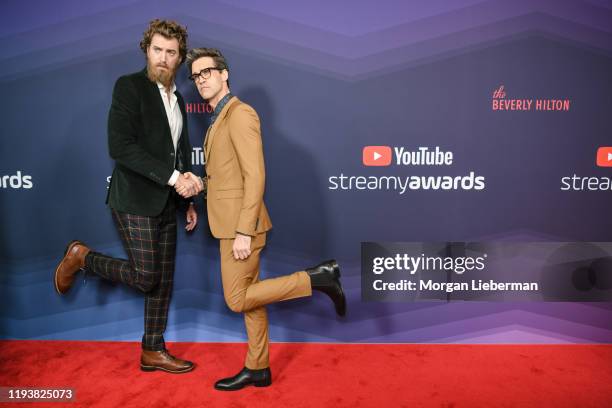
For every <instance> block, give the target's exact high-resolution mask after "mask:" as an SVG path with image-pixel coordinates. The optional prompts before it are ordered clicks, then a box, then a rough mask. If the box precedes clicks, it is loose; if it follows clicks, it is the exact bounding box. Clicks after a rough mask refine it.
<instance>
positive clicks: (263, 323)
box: [219, 232, 312, 370]
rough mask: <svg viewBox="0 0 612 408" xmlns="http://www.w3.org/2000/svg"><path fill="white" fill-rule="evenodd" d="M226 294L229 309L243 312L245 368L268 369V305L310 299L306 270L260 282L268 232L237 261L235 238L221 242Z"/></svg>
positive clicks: (222, 272) (220, 248) (253, 241)
mask: <svg viewBox="0 0 612 408" xmlns="http://www.w3.org/2000/svg"><path fill="white" fill-rule="evenodd" d="M219 241H220V242H219V250H220V252H221V279H222V281H223V295H224V296H225V302H226V303H227V305H228V307H229V308H230V309H231V310H232V311H234V312H238V313H244V324H245V326H246V331H247V336H248V339H249V341H248V352H247V357H246V361H245V366H246V367H247V368H250V369H252V370H257V369H262V368H266V367H268V366H269V364H270V362H269V354H268V344H269V338H268V315H267V313H266V308H265V307H264V306H265V305H267V304H269V303H274V302H279V301H281V300H288V299H295V298H299V297H304V296H311V295H312V289H311V285H310V277H309V276H308V274H307V273H306V272H305V271H300V272H295V273H292V274H290V275H285V276H281V277H278V278H273V279H265V280H261V281H260V280H259V255H260V253H261V250H262V249H263V248H264V246H265V245H266V233H265V232H264V233H261V234H258V235H256V236H255V237H253V238H252V239H251V255H249V257H248V258H247V259H245V260H236V259H234V254H233V252H232V247H233V245H234V240H233V239H221V240H219Z"/></svg>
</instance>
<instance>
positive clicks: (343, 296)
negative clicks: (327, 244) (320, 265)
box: [328, 259, 346, 317]
mask: <svg viewBox="0 0 612 408" xmlns="http://www.w3.org/2000/svg"><path fill="white" fill-rule="evenodd" d="M328 262H330V263H331V262H333V265H332V268H333V269H334V272H335V273H336V274H337V278H338V279H337V280H338V285H339V286H340V293H341V294H342V304H343V306H344V313H340V312H338V310H336V314H337V315H338V316H340V317H344V316H346V296H345V295H344V290H343V289H342V284H341V283H340V266H339V265H338V262H337V261H336V260H335V259H332V260H330V261H328Z"/></svg>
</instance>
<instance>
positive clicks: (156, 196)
mask: <svg viewBox="0 0 612 408" xmlns="http://www.w3.org/2000/svg"><path fill="white" fill-rule="evenodd" d="M140 48H141V49H142V51H143V52H144V53H145V55H146V61H147V67H146V68H145V69H144V70H142V71H140V72H137V73H133V74H130V75H125V76H122V77H121V78H119V79H118V80H117V82H116V83H115V88H114V91H113V99H112V104H111V107H110V112H109V116H108V145H109V150H110V156H111V157H112V158H113V159H114V160H115V169H114V171H113V176H112V180H111V185H110V187H109V192H108V197H107V202H108V204H109V206H110V207H111V210H112V217H113V221H114V223H115V226H116V227H117V230H118V231H119V235H120V237H121V240H122V243H123V247H124V248H125V251H126V252H127V255H128V260H125V259H117V258H112V257H109V256H106V255H102V254H100V253H97V252H94V251H92V250H90V248H88V247H87V246H86V245H85V244H83V243H82V242H80V241H72V242H71V243H70V244H69V245H68V247H67V249H66V252H65V253H64V257H63V259H62V260H61V262H60V263H59V265H58V266H57V268H56V270H55V276H54V283H55V289H56V290H57V292H58V293H59V294H65V293H66V292H67V291H68V290H69V289H70V288H71V286H72V284H73V283H74V280H75V276H76V274H77V272H78V271H79V270H82V269H84V270H87V271H91V272H93V273H95V274H97V275H99V276H101V277H102V278H104V279H107V280H110V281H114V282H121V283H124V284H126V285H129V286H131V287H133V288H135V289H137V290H139V291H141V292H143V293H144V294H145V316H144V335H143V337H142V353H141V358H140V367H141V369H142V370H143V371H154V370H162V371H165V372H169V373H184V372H188V371H191V370H192V369H193V368H194V365H193V363H191V362H189V361H185V360H181V359H178V358H175V357H173V356H172V355H170V354H169V353H168V352H167V351H166V347H165V343H164V337H163V333H164V331H165V329H166V322H167V320H168V306H169V304H170V296H171V291H172V282H173V277H174V260H175V249H176V201H177V197H178V195H177V194H176V193H175V189H176V191H178V192H179V193H180V194H181V195H182V196H184V197H189V196H192V195H195V194H197V193H198V192H200V191H201V190H202V188H203V185H202V184H201V183H200V182H199V178H198V177H196V176H195V175H193V173H191V163H190V157H191V145H190V143H189V137H188V134H187V116H186V113H185V102H184V101H183V98H182V96H181V94H180V93H179V92H178V91H177V90H176V85H175V84H174V78H175V76H176V71H177V69H178V68H179V66H180V65H181V64H182V63H183V61H184V60H185V55H186V53H187V31H186V30H185V28H184V27H182V26H181V25H179V24H177V23H176V22H174V21H165V20H153V21H151V23H150V24H149V27H148V29H147V31H145V33H144V37H143V39H142V41H141V42H140ZM196 224H197V213H196V211H195V208H194V206H193V203H191V204H190V205H189V207H188V209H187V226H186V229H187V230H188V231H191V230H193V229H194V228H195V226H196Z"/></svg>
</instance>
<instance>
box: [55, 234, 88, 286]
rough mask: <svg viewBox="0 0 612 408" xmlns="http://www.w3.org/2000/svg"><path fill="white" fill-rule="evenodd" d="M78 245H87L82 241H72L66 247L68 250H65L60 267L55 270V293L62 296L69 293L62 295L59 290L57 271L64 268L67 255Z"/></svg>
mask: <svg viewBox="0 0 612 408" xmlns="http://www.w3.org/2000/svg"><path fill="white" fill-rule="evenodd" d="M77 244H81V245H85V244H83V243H82V242H81V241H78V240H73V241H70V242H69V243H68V245H66V249H65V250H64V256H63V257H62V260H61V262H60V263H59V265H57V268H55V274H54V275H53V284H54V286H55V291H56V292H57V293H58V294H60V295H64V294H66V293H67V292H68V291H66V292H63V293H62V292H61V291H60V290H59V287H58V286H57V271H59V269H60V268H61V267H62V264H63V263H64V260H65V259H66V254H68V252H69V251H70V250H71V249H72V247H73V246H74V245H77Z"/></svg>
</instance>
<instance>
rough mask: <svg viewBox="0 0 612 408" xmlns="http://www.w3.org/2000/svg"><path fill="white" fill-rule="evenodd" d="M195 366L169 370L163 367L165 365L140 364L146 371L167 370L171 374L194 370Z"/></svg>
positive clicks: (142, 369) (141, 368)
mask: <svg viewBox="0 0 612 408" xmlns="http://www.w3.org/2000/svg"><path fill="white" fill-rule="evenodd" d="M194 368H195V365H192V366H191V367H189V368H186V369H184V370H168V369H167V368H163V367H156V366H145V365H142V364H141V365H140V370H141V371H145V372H151V371H157V370H159V371H165V372H167V373H170V374H183V373H188V372H190V371H193V369H194Z"/></svg>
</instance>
